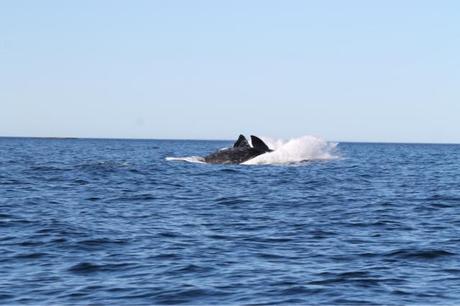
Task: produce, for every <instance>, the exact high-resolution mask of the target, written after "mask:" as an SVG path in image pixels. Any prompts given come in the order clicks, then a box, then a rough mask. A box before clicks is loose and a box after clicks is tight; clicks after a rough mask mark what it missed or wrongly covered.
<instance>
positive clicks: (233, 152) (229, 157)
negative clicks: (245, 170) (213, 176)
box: [203, 135, 273, 164]
mask: <svg viewBox="0 0 460 306" xmlns="http://www.w3.org/2000/svg"><path fill="white" fill-rule="evenodd" d="M251 143H252V146H251V145H250V144H249V142H248V140H247V139H246V137H245V136H244V135H240V136H239V137H238V140H237V141H236V142H235V143H234V144H233V147H231V148H226V149H221V150H219V151H217V152H214V153H212V154H210V155H208V156H205V157H204V158H203V160H204V161H205V162H206V163H208V164H241V163H244V162H246V161H248V160H250V159H253V158H254V157H256V156H259V155H262V154H264V153H267V152H272V151H273V150H271V149H270V148H269V147H268V146H267V145H266V144H265V143H264V142H263V141H262V139H260V138H259V137H257V136H254V135H251Z"/></svg>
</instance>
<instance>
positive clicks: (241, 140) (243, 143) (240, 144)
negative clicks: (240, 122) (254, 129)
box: [233, 135, 251, 148]
mask: <svg viewBox="0 0 460 306" xmlns="http://www.w3.org/2000/svg"><path fill="white" fill-rule="evenodd" d="M233 147H234V148H250V147H251V146H250V145H249V142H248V140H247V139H246V137H244V135H240V137H238V140H237V141H236V142H235V144H234V145H233Z"/></svg>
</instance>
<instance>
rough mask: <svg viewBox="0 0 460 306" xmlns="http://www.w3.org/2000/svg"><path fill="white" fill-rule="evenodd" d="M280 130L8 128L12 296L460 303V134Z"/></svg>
mask: <svg viewBox="0 0 460 306" xmlns="http://www.w3.org/2000/svg"><path fill="white" fill-rule="evenodd" d="M267 141H268V140H267ZM268 142H270V145H271V146H276V148H277V149H278V150H279V151H278V152H279V153H277V154H275V155H274V156H273V155H272V156H271V157H267V156H264V157H261V158H259V160H258V161H257V162H254V163H255V165H208V164H201V163H194V162H190V161H194V160H193V158H191V156H203V155H205V154H206V153H210V152H212V151H214V150H216V149H219V148H222V147H225V146H229V145H231V142H225V141H224V142H218V141H167V140H161V141H160V140H158V141H157V140H85V139H67V140H65V139H64V140H58V139H15V138H0V304H21V305H24V304H33V305H37V304H40V305H43V304H52V305H61V304H105V305H112V304H117V305H119V304H122V305H131V304H193V305H203V304H267V305H268V304H297V303H298V304H328V305H330V304H336V305H342V304H350V305H358V304H365V305H372V304H385V305H401V304H406V305H407V304H417V305H420V304H429V305H435V304H438V305H448V304H456V305H458V304H460V146H459V145H428V144H364V143H359V144H358V143H338V144H330V143H326V142H324V141H321V140H318V139H315V138H311V137H306V138H303V139H296V140H292V141H287V142H280V141H268ZM181 156H182V157H187V158H184V159H182V160H177V159H175V160H170V159H169V160H167V158H168V157H181ZM305 156H307V157H310V160H309V161H306V162H305V161H304V162H299V160H302V157H305ZM186 160H188V162H187V161H186Z"/></svg>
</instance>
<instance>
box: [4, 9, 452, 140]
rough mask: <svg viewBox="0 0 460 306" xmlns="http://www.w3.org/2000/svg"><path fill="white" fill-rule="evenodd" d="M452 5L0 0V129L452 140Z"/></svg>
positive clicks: (14, 132) (13, 132) (54, 133)
mask: <svg viewBox="0 0 460 306" xmlns="http://www.w3.org/2000/svg"><path fill="white" fill-rule="evenodd" d="M459 118H460V2H459V1H453V0H451V1H443V0H440V1H415V0H407V1H400V0H398V1H396V0H385V1H367V0H366V1H365V0H362V1H356V0H349V1H339V0H336V1H333V0H324V1H300V0H299V1H292V0H286V1H284V0H283V1H265V0H264V1H262V0H259V1H256V0H254V1H252V0H249V1H241V0H236V1H233V0H232V1H198V0H189V1H186V0H183V1H179V0H170V1H169V0H168V1H166V0H165V1H153V0H152V1H147V0H146V1H139V0H133V1H112V0H98V1H92V0H91V1H89V0H78V1H49V0H41V1H32V0H30V1H23V0H11V1H6V0H5V1H0V136H50V137H110V138H112V137H114V138H180V139H233V138H236V137H237V136H238V135H239V134H240V133H245V134H255V135H261V136H270V137H275V138H276V137H279V138H292V137H298V136H302V135H316V136H321V137H323V138H325V139H328V140H333V141H385V142H449V143H460V119H459Z"/></svg>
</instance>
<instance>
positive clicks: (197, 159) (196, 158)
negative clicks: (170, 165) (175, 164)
mask: <svg viewBox="0 0 460 306" xmlns="http://www.w3.org/2000/svg"><path fill="white" fill-rule="evenodd" d="M166 160H168V161H174V160H179V161H186V162H189V163H197V164H205V163H206V162H205V161H204V159H203V157H201V156H188V157H166Z"/></svg>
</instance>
